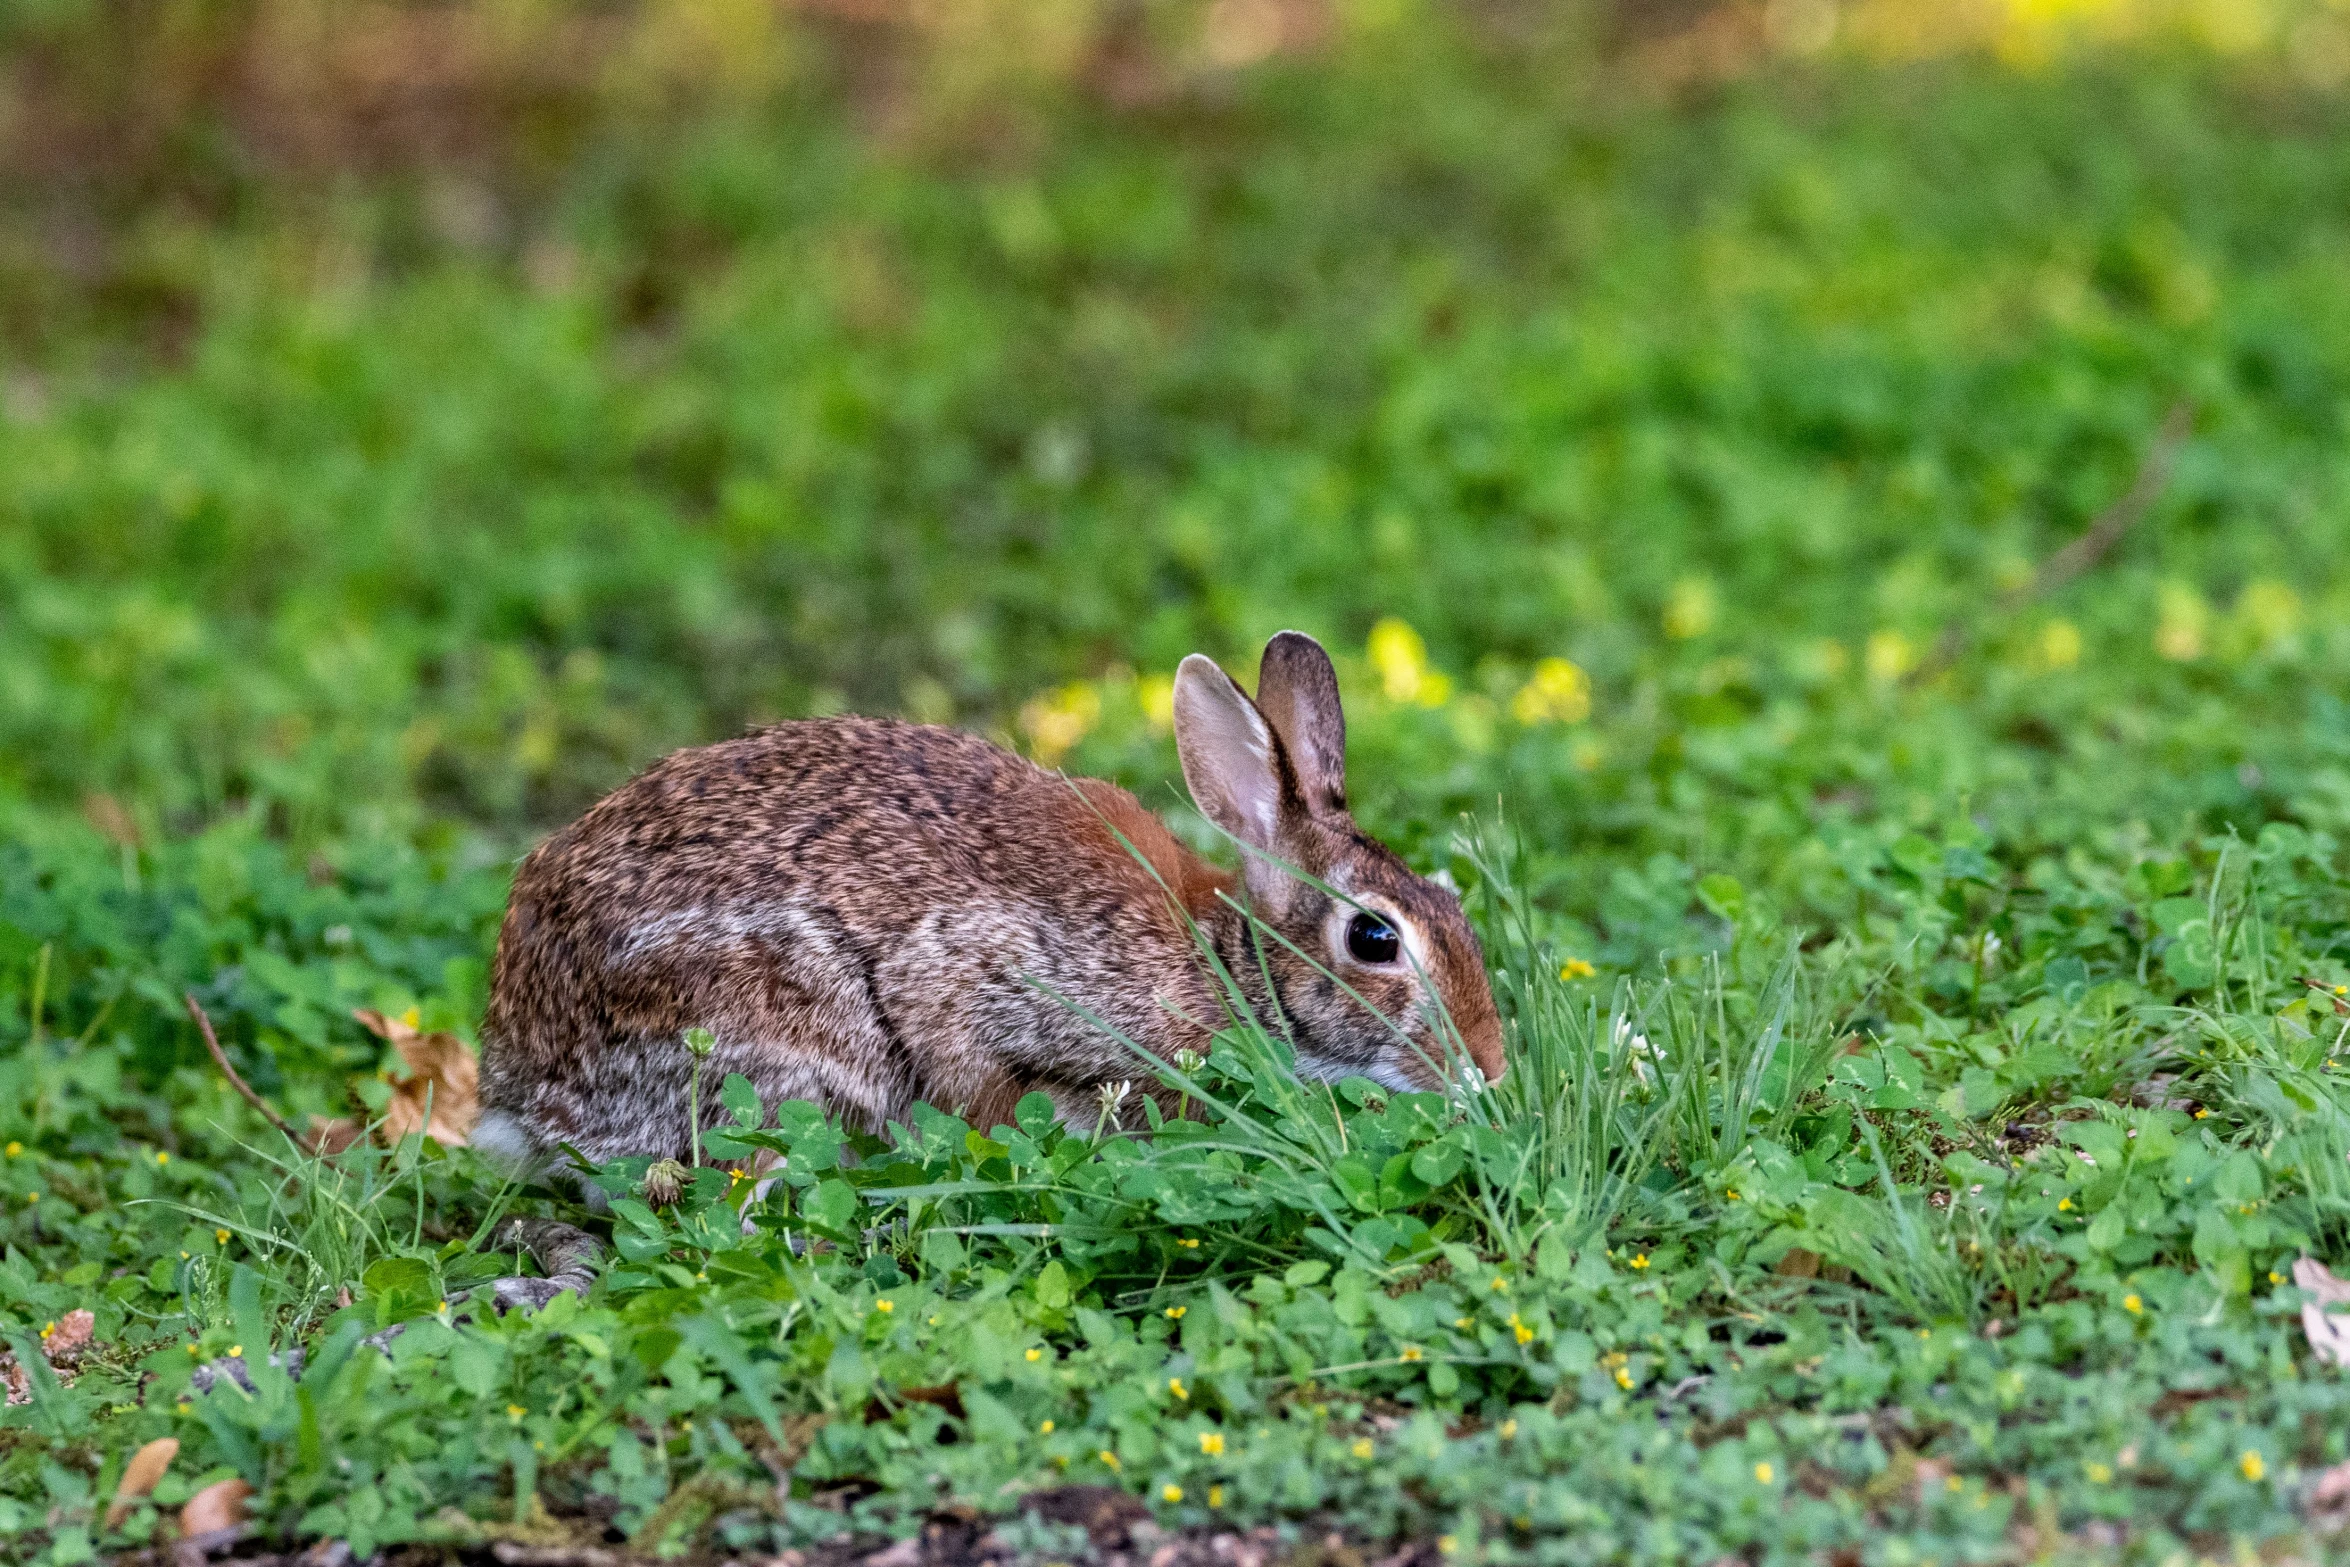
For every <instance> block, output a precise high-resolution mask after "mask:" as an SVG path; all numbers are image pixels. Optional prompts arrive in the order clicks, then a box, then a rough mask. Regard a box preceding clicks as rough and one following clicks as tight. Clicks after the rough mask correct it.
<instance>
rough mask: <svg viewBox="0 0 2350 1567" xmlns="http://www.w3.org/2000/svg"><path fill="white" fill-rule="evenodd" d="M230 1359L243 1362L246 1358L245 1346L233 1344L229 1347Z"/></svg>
mask: <svg viewBox="0 0 2350 1567" xmlns="http://www.w3.org/2000/svg"><path fill="white" fill-rule="evenodd" d="M228 1358H229V1359H231V1360H242V1359H244V1358H245V1346H244V1345H242V1344H231V1345H230V1346H229V1347H228Z"/></svg>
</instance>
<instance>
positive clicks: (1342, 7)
mask: <svg viewBox="0 0 2350 1567" xmlns="http://www.w3.org/2000/svg"><path fill="white" fill-rule="evenodd" d="M2346 76H2350V11H2345V10H2344V9H2342V8H2340V7H2338V6H2331V5H2328V4H2325V3H2315V0H2313V3H2311V4H2307V5H2300V4H2286V3H2284V0H2274V3H2260V0H2225V3H2218V0H2214V3H2207V4H2167V5H2165V4H2138V3H2131V0H2098V3H2088V0H2074V3H2060V0H1979V3H1974V4H1959V5H1928V4H1911V3H1905V0H1852V3H1848V4H1839V3H1837V0H1771V3H1770V4H1767V5H1742V4H1726V5H1707V4H1703V3H1699V0H1675V3H1671V4H1655V5H1616V6H1610V5H1604V4H1598V3H1596V0H1594V3H1583V4H1570V5H1563V6H1557V7H1545V6H1537V5H1531V4H1523V3H1503V0H1486V3H1480V4H1463V5H1434V4H1418V3H1414V0H1213V3H1209V4H1196V3H1191V0H1167V3H1145V0H1035V3H1026V0H1022V3H1009V0H958V3H954V4H944V5H917V4H913V3H911V0H905V3H900V0H804V3H798V4H792V3H779V0H699V3H686V0H643V3H637V0H613V3H604V4H596V5H581V4H558V3H554V0H444V3H436V4H409V3H365V4H362V3H342V0H124V3H119V4H99V3H97V0H20V3H17V4H14V5H11V6H9V7H7V8H6V10H5V12H4V13H0V105H4V109H0V345H4V346H0V353H4V355H5V361H6V368H5V373H4V374H0V796H4V797H5V798H7V799H8V800H10V801H13V802H15V804H14V806H13V807H12V809H13V810H14V811H15V816H14V818H13V819H15V820H17V821H18V822H20V823H29V822H33V821H36V820H37V821H41V822H48V823H52V824H54V823H56V822H59V821H62V820H63V819H65V817H67V816H70V815H79V816H80V817H81V818H83V820H84V821H86V822H87V823H88V824H89V825H90V827H91V828H92V829H94V830H95V831H97V832H100V833H103V834H105V835H106V836H109V837H111V838H113V839H115V840H116V841H117V842H118V843H121V844H124V845H129V846H147V847H150V848H151V847H152V846H154V845H157V844H160V843H166V842H170V841H174V840H178V839H181V838H184V837H186V836H187V835H189V834H191V833H193V832H196V831H198V830H200V829H203V828H205V827H206V826H208V825H211V824H217V823H221V822H223V821H234V822H242V823H245V824H248V825H249V826H250V828H251V829H252V830H253V831H255V832H257V833H258V834H260V835H261V836H262V837H264V838H267V839H269V840H272V841H276V842H281V843H283V844H285V845H287V846H288V847H289V848H290V849H291V850H292V851H293V852H294V853H295V854H296V855H297V856H298V855H301V854H307V853H310V852H312V851H314V850H326V849H337V847H338V846H342V847H344V848H347V847H348V846H349V845H351V844H354V843H384V842H397V843H406V844H411V845H421V846H423V847H425V848H426V849H427V850H429V851H431V852H433V853H435V854H443V855H445V854H447V853H451V852H454V853H457V854H458V855H459V857H460V858H461V859H464V860H466V861H467V862H469V863H473V864H488V863H493V862H495V861H498V860H501V859H503V858H505V857H506V856H508V855H510V854H511V853H512V852H514V850H515V849H516V848H517V847H519V846H520V845H522V844H524V843H526V842H527V841H528V840H529V838H530V836H531V834H532V833H534V832H536V831H540V830H544V829H545V828H546V827H548V826H550V825H552V824H554V823H556V822H559V821H561V820H562V819H564V818H565V817H566V816H567V815H569V814H570V813H572V812H575V811H576V810H578V809H579V808H581V807H582V806H584V805H585V804H586V803H587V802H588V801H589V800H591V799H593V798H594V797H595V796H596V795H597V794H598V793H599V792H601V791H602V790H604V789H606V788H608V787H610V786H611V785H612V784H614V783H615V782H617V781H618V780H619V779H621V778H622V777H624V776H626V775H627V773H628V772H629V771H630V770H632V769H633V768H635V767H637V766H640V765H642V764H643V763H645V762H646V761H648V760H650V759H651V758H653V757H655V756H657V755H659V754H660V753H662V752H663V751H665V750H667V749H669V748H671V747H674V746H676V745H680V744H683V743H687V742H691V741H696V740H703V739H709V738H713V737H717V736H722V735H726V734H729V733H732V732H735V731H738V730H739V729H741V728H743V727H744V726H746V725H749V724H754V723H758V722H761V721H765V720H770V719H774V718H778V717H784V716H790V715H795V714H802V713H809V712H825V711H832V710H837V709H842V708H853V709H859V710H868V711H875V710H880V711H899V712H907V713H912V714H914V715H917V716H920V717H923V718H927V719H936V720H945V721H955V722H961V723H967V724H972V725H976V726H979V727H983V728H990V729H993V730H994V731H996V732H998V733H1000V734H1003V735H1005V736H1007V737H1010V738H1013V739H1014V740H1016V741H1017V742H1019V743H1021V744H1024V745H1026V746H1028V747H1029V748H1030V749H1032V750H1034V751H1037V752H1038V753H1040V754H1042V755H1044V756H1046V757H1047V758H1049V759H1053V760H1066V761H1068V762H1069V763H1070V764H1071V765H1076V766H1085V767H1090V768H1098V769H1103V770H1108V771H1112V772H1116V773H1119V774H1121V775H1122V776H1125V777H1128V778H1129V779H1131V780H1133V781H1136V782H1141V783H1148V784H1151V785H1153V786H1154V788H1155V791H1156V792H1155V793H1153V795H1152V798H1153V799H1154V801H1157V802H1161V803H1164V802H1165V801H1166V800H1167V799H1168V798H1169V796H1168V793H1167V787H1166V779H1167V778H1168V777H1169V776H1170V773H1171V760H1172V758H1171V752H1170V751H1169V749H1168V748H1167V747H1166V745H1165V742H1164V740H1163V736H1162V735H1161V734H1160V733H1159V729H1160V727H1161V725H1160V724H1159V723H1158V722H1156V720H1159V719H1161V718H1163V709H1162V708H1161V706H1160V704H1161V703H1162V701H1163V692H1164V678H1165V676H1166V674H1167V672H1168V671H1170V670H1171V669H1172V667H1173V665H1174V663H1175V662H1176V661H1177V660H1178V659H1179V658H1180V657H1181V656H1182V655H1183V654H1185V653H1187V652H1189V651H1192V650H1194V649H1205V650H1207V651H1210V652H1212V653H1214V654H1216V655H1218V656H1220V657H1222V658H1224V659H1226V660H1227V661H1228V662H1230V663H1233V664H1234V665H1235V666H1236V667H1244V668H1245V667H1248V666H1249V665H1250V664H1251V663H1252V661H1253V650H1254V648H1255V646H1256V645H1257V644H1258V643H1259V641H1260V640H1261V639H1262V638H1263V637H1264V636H1265V635H1266V634H1267V633H1269V632H1270V631H1272V630H1274V629H1277V628H1279V627H1282V626H1288V625H1296V626H1301V627H1303V628H1304V629H1307V630H1310V631H1312V632H1314V633H1316V634H1318V635H1320V636H1322V637H1324V638H1325V639H1327V640H1328V641H1329V642H1330V643H1331V644H1332V645H1333V646H1334V647H1335V648H1337V649H1338V650H1339V651H1340V653H1341V656H1342V664H1343V668H1344V672H1345V675H1346V679H1347V684H1348V688H1349V691H1350V693H1351V694H1352V696H1353V699H1354V707H1355V711H1356V718H1357V728H1358V734H1359V736H1360V740H1359V744H1358V760H1357V767H1358V770H1359V771H1360V772H1362V774H1363V777H1362V779H1361V780H1360V782H1361V785H1362V792H1363V793H1364V794H1365V796H1366V797H1367V799H1368V800H1369V801H1370V802H1371V804H1370V807H1369V809H1370V810H1371V812H1372V814H1373V815H1374V817H1375V818H1376V819H1377V820H1379V821H1380V823H1381V824H1382V825H1383V826H1385V827H1387V828H1389V829H1390V830H1393V831H1397V832H1400V833H1403V834H1404V835H1405V836H1406V837H1407V838H1412V837H1413V836H1414V834H1415V832H1416V830H1417V829H1418V828H1424V827H1426V826H1428V825H1431V824H1434V823H1438V822H1441V821H1444V820H1446V819H1449V818H1450V817H1451V816H1452V815H1454V814H1455V813H1457V812H1459V811H1462V810H1469V809H1477V808H1481V807H1487V806H1490V805H1492V804H1493V803H1494V801H1495V800H1496V799H1497V797H1498V798H1504V799H1506V801H1507V803H1508V806H1509V809H1510V811H1511V812H1512V814H1513V815H1514V816H1516V817H1517V818H1518V819H1519V820H1520V821H1521V823H1523V824H1525V825H1527V826H1529V827H1530V829H1531V830H1533V831H1534V832H1535V833H1536V834H1537V835H1538V836H1539V837H1541V839H1542V840H1543V841H1544V842H1546V843H1548V844H1550V845H1552V846H1553V847H1555V848H1557V849H1559V850H1560V851H1562V852H1565V851H1568V850H1576V851H1578V852H1580V851H1584V850H1589V851H1592V852H1598V853H1602V854H1604V855H1606V856H1609V857H1611V858H1613V859H1615V860H1617V861H1620V862H1624V861H1628V862H1630V863H1638V862H1639V861H1640V860H1641V859H1642V858H1643V857H1645V856H1648V855H1651V854H1653V853H1657V852H1670V853H1672V854H1675V855H1678V856H1680V857H1681V858H1682V859H1683V860H1684V861H1695V860H1700V859H1703V860H1711V861H1716V862H1723V863H1741V862H1743V861H1752V862H1754V863H1756V864H1760V863H1765V862H1767V861H1768V860H1769V859H1770V856H1771V855H1772V854H1774V853H1781V852H1783V851H1784V850H1786V848H1787V847H1788V846H1789V845H1791V844H1793V843H1795V842H1796V841H1798V840H1800V839H1803V838H1806V837H1808V836H1809V834H1810V832H1811V829H1812V827H1813V825H1814V824H1815V822H1816V820H1818V819H1819V818H1821V816H1822V814H1823V812H1824V813H1826V814H1828V815H1835V814H1837V813H1842V814H1844V815H1848V816H1853V817H1857V818H1860V819H1870V818H1876V817H1890V818H1899V817H1902V816H1903V815H1905V814H1908V815H1916V814H1918V813H1921V812H1924V813H1928V814H1931V813H1936V812H1946V811H1948V810H1950V809H1953V808H1955V807H1956V806H1958V805H1959V804H1960V803H1962V802H1968V801H1974V802H1981V801H1984V800H1987V799H1992V798H1995V797H1998V796H2000V795H2001V794H2002V792H2003V791H2005V793H2006V794H2008V795H2010V796H2014V797H2016V798H2022V799H2028V800H2029V801H2030V814H2031V815H2032V816H2033V817H2034V819H2041V818H2045V820H2044V823H2043V827H2042V832H2043V834H2044V835H2045V836H2046V837H2047V838H2049V839H2051V840H2053V839H2056V838H2058V837H2061V836H2063V835H2066V834H2068V833H2074V832H2077V831H2079V830H2080V828H2081V825H2082V823H2083V822H2085V821H2095V822H2102V823H2113V822H2121V821H2128V820H2146V821H2151V822H2155V823H2158V824H2159V825H2158V826H2157V827H2156V828H2155V829H2154V830H2156V831H2159V832H2171V831H2175V830H2176V829H2177V828H2178V827H2179V826H2180V825H2181V824H2183V823H2186V822H2191V821H2202V822H2204V823H2205V824H2206V825H2209V824H2212V823H2215V822H2217V821H2218V820H2220V819H2221V818H2223V817H2224V818H2225V819H2227V820H2230V821H2238V822H2241V823H2247V824H2248V823H2256V822H2257V821H2259V820H2261V819H2264V818H2267V817H2273V816H2281V815H2290V816H2293V817H2294V818H2295V819H2298V820H2303V821H2307V822H2310V823H2312V824H2315V825H2319V826H2326V825H2332V824H2334V823H2337V822H2340V821H2341V820H2342V819H2343V818H2344V817H2345V816H2346V815H2350V771H2345V770H2344V768H2343V766H2342V760H2343V758H2344V757H2345V756H2350V716H2346V715H2345V713H2344V711H2343V709H2342V708H2341V706H2340V703H2339V701H2338V700H2337V697H2336V693H2338V692H2339V690H2340V689H2341V687H2340V678H2339V677H2340V676H2341V674H2342V673H2343V672H2344V671H2345V669H2350V633H2346V632H2345V631H2344V630H2343V625H2342V623H2343V616H2342V614H2341V613H2340V612H2341V610H2342V608H2343V607H2344V602H2345V600H2344V586H2343V575H2342V571H2341V568H2340V564H2339V558H2340V555H2341V550H2342V545H2343V543H2344V541H2345V539H2346V538H2350V529H2346V527H2345V522H2346V520H2350V513H2346V502H2350V487H2346V479H2350V473H2346V468H2345V464H2346V461H2350V455H2346V452H2350V449H2346V447H2345V441H2344V437H2345V434H2346V433H2350V429H2346V413H2350V401H2346V393H2350V199H2346V198H2350V158H2345V157H2344V156H2343V152H2344V148H2345V145H2346V143H2345V137H2344V132H2345V129H2346V128H2350V97H2346V96H2345V93H2344V90H2343V85H2342V84H2343V79H2344V78H2345V77H2346ZM2179 399H2186V400H2188V401H2189V402H2190V403H2191V405H2192V407H2193V409H2194V414H2195V434H2194V438H2193V439H2192V440H2191V441H2190V442H2189V443H2188V445H2187V446H2186V448H2185V449H2184V450H2183V451H2182V452H2181V454H2180V458H2179V462H2178V464H2177V469H2176V473H2175V477H2174V479H2173V481H2172V483H2171V485H2170V487H2169V488H2168V490H2167V491H2166V492H2165V494H2164V495H2163V497H2162V499H2161V500H2160V502H2159V503H2158V504H2157V506H2156V507H2155V509H2154V512H2153V514H2152V516H2151V517H2150V519H2149V520H2148V522H2147V523H2146V524H2145V526H2143V527H2142V528H2140V529H2139V530H2137V532H2136V533H2134V534H2133V535H2132V537H2131V538H2130V539H2129V540H2127V541H2126V542H2125V545H2124V547H2123V548H2122V549H2121V550H2120V551H2119V552H2118V553H2117V555H2116V557H2115V558H2114V559H2113V560H2112V561H2111V562H2110V563H2108V564H2107V565H2106V566H2104V567H2103V568H2102V569H2100V570H2099V571H2098V572H2096V573H2094V574H2092V576H2091V577H2090V578H2088V579H2085V580H2084V581H2083V582H2081V583H2079V584H2077V585H2075V586H2074V587H2073V588H2071V589H2069V590H2068V591H2066V592H2065V593H2063V594H2060V595H2058V596H2056V597H2055V598H2053V599H2050V600H2048V601H2046V602H2044V603H2040V604H2036V605H2034V606H2032V607H2031V608H2029V609H2028V610H2026V611H2024V612H2022V613H2021V614H2016V615H2006V616H2002V615H2000V614H1998V613H1997V612H1996V606H1997V604H1998V602H1999V599H2000V595H2001V593H2002V592H2003V591H2004V590H2006V589H2007V588H2011V587H2012V586H2013V585H2014V584H2015V583H2017V582H2019V581H2021V580H2023V579H2024V577H2026V576H2027V575H2028V574H2029V571H2030V569H2031V568H2032V566H2033V565H2034V564H2035V563H2036V562H2038V561H2040V560H2042V559H2044V558H2045V557H2047V556H2048V555H2049V554H2051V553H2052V552H2053V551H2054V550H2055V549H2057V548H2058V547H2060V546H2061V545H2062V543H2063V542H2064V541H2065V540H2067V539H2068V538H2070V537H2072V536H2074V535H2075V534H2077V533H2078V532H2079V531H2080V530H2081V529H2082V528H2083V527H2084V526H2085V525H2086V524H2087V523H2088V521H2089V520H2090V519H2091V518H2092V517H2093V516H2094V515H2095V514H2097V513H2098V512H2099V511H2100V510H2101V509H2102V508H2103V507H2105V506H2106V505H2108V504H2109V503H2110V502H2111V501H2112V500H2113V499H2114V497H2115V496H2116V495H2118V494H2119V493H2120V492H2121V491H2122V490H2123V489H2124V488H2125V487H2126V486H2127V484H2128V482H2129V480H2130V477H2131V475H2132V473H2133V472H2134V471H2135V470H2136V468H2137V466H2138V464H2139V463H2140V461H2141V459H2142V458H2143V456H2144V454H2145V452H2146V450H2147V448H2148V445H2149V443H2150V442H2151V441H2152V440H2153V438H2154V437H2153V432H2154V430H2155V428H2156V427H2157V425H2158V424H2159V421H2160V419H2161V416H2162V414H2163V412H2164V410H2165V409H2166V408H2168V407H2169V406H2170V405H2171V404H2172V403H2173V402H2174V401H2177V400H2179ZM1382 624H1385V625H1386V627H1387V629H1386V631H1385V632H1384V633H1383V634H1382V635H1380V636H1379V637H1374V628H1375V627H1379V626H1381V625H1382ZM1951 624H1960V625H1964V626H1966V627H1968V628H1970V630H1971V631H1972V632H1974V633H1975V640H1974V641H1973V642H1972V643H1971V644H1970V651H1969V654H1968V656H1967V657H1966V658H1965V659H1963V660H1961V661H1960V662H1959V664H1958V665H1957V666H1956V667H1954V668H1953V669H1952V670H1950V671H1948V672H1947V673H1945V674H1943V675H1941V676H1939V677H1938V678H1937V679H1935V680H1932V681H1927V682H1922V683H1921V682H1919V681H1917V680H1915V679H1913V678H1909V677H1910V675H1911V674H1912V673H1913V672H1914V668H1915V665H1916V664H1917V662H1918V661H1919V659H1920V658H1921V657H1923V655H1924V653H1925V650H1926V649H1927V648H1928V647H1929V646H1931V644H1932V643H1933V641H1934V639H1935V638H1936V637H1937V635H1939V634H1940V632H1941V630H1942V628H1943V627H1945V626H1947V625H1951ZM1546 661H1548V662H1546ZM2255 752H2257V753H2258V754H2257V755H2255V754H2254V753H2255ZM18 830H19V832H20V833H22V834H30V833H32V832H33V830H34V829H33V828H31V827H29V826H20V828H19V829H18ZM76 830H79V829H76ZM2026 836H2027V838H2029V837H2030V836H2032V835H2031V834H2027V835H2026ZM1415 841H1416V839H1415ZM338 852H339V851H338ZM1742 868H1744V869H1746V870H1748V872H1749V874H1752V870H1753V867H1752V865H1743V864H1742ZM1601 880H1602V878H1600V877H1598V876H1596V875H1585V876H1583V877H1581V879H1580V880H1579V881H1577V882H1576V889H1579V890H1574V889H1570V890H1569V891H1568V892H1567V893H1565V894H1562V896H1565V897H1566V898H1567V899H1568V900H1569V902H1571V903H1573V904H1576V905H1579V906H1580V907H1581V908H1582V910H1583V912H1585V913H1587V914H1589V913H1595V911H1596V907H1597V904H1596V900H1597V897H1598V888H1599V886H1600V883H1601ZM1628 950H1629V949H1628Z"/></svg>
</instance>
